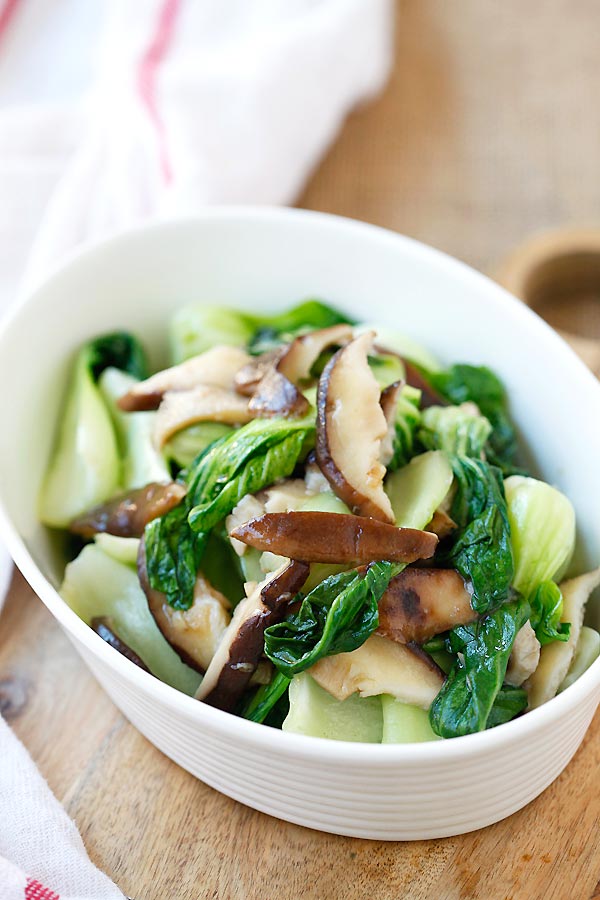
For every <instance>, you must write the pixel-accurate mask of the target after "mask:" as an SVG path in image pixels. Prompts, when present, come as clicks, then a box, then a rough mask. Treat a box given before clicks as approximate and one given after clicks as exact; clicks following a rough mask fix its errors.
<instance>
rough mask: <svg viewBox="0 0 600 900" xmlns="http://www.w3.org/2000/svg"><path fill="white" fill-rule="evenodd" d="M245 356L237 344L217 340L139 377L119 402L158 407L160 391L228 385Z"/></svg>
mask: <svg viewBox="0 0 600 900" xmlns="http://www.w3.org/2000/svg"><path fill="white" fill-rule="evenodd" d="M249 360H250V357H249V356H248V354H247V353H246V352H245V351H244V350H241V349H240V348H239V347H230V346H227V345H225V344H220V345H218V346H217V347H212V348H211V349H210V350H207V351H206V353H201V354H200V355H199V356H193V357H192V358H191V359H187V360H186V361H185V362H183V363H180V365H178V366H172V367H171V368H170V369H163V370H162V372H157V373H156V375H152V376H151V377H150V378H147V379H146V380H145V381H140V382H139V383H138V384H136V385H135V386H134V387H132V388H131V390H130V391H128V392H127V393H126V394H124V395H123V396H122V397H121V398H120V400H119V406H120V408H121V409H122V410H124V411H125V412H137V411H138V410H149V409H158V407H159V405H160V402H161V400H162V398H163V397H164V395H165V394H166V393H169V392H171V391H187V390H189V389H190V388H193V387H197V386H198V385H200V384H210V385H213V386H214V387H221V388H231V387H232V386H233V383H234V378H235V376H236V373H237V372H238V370H239V369H241V368H242V366H245V365H246V364H247V363H248V361H249Z"/></svg>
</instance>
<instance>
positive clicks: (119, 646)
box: [90, 616, 150, 672]
mask: <svg viewBox="0 0 600 900" xmlns="http://www.w3.org/2000/svg"><path fill="white" fill-rule="evenodd" d="M90 624H91V626H92V628H93V629H94V631H95V632H96V634H98V635H100V637H101V638H102V640H103V641H106V643H107V644H110V646H111V647H114V649H115V650H118V652H119V653H121V654H122V655H123V656H125V657H126V658H127V659H128V660H129V661H130V662H132V663H135V665H136V666H139V668H140V669H143V670H144V672H149V671H150V669H149V668H148V666H147V665H146V663H145V662H144V661H143V660H142V659H140V657H139V656H138V655H137V653H136V652H135V650H132V649H131V647H130V646H129V645H128V644H126V643H125V641H122V640H121V638H120V637H119V635H118V634H117V632H116V631H115V627H114V624H113V620H112V619H111V618H110V616H97V617H96V618H94V619H92V621H91V623H90Z"/></svg>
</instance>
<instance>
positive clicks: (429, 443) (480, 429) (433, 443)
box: [419, 403, 492, 459]
mask: <svg viewBox="0 0 600 900" xmlns="http://www.w3.org/2000/svg"><path fill="white" fill-rule="evenodd" d="M491 432H492V426H491V424H490V422H489V421H488V420H487V419H486V418H485V416H482V415H481V414H480V413H479V412H478V411H477V410H476V409H474V408H473V405H472V404H468V403H463V404H461V405H460V406H430V407H429V409H426V410H424V411H423V413H422V417H421V427H420V428H419V440H420V442H421V444H422V445H423V446H424V447H425V448H426V449H427V450H445V451H446V452H447V453H454V454H456V455H458V456H473V457H475V459H482V458H483V454H484V450H485V445H486V443H487V440H488V438H489V436H490V434H491Z"/></svg>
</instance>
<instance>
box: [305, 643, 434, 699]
mask: <svg viewBox="0 0 600 900" xmlns="http://www.w3.org/2000/svg"><path fill="white" fill-rule="evenodd" d="M425 657H427V654H425V653H415V652H414V650H413V648H412V647H407V646H405V645H403V644H397V643H395V642H394V641H390V640H388V638H386V637H382V636H381V635H378V634H372V635H371V637H370V638H368V639H367V640H366V641H365V643H364V644H363V645H362V646H361V647H359V648H358V650H353V651H352V652H351V653H338V654H336V655H335V656H326V657H325V658H324V659H320V660H319V661H318V662H317V663H315V665H314V666H311V668H310V669H308V673H309V674H310V675H312V677H313V678H314V679H315V681H316V682H317V683H318V684H320V685H321V687H323V688H325V690H326V691H329V693H330V694H332V696H334V697H335V698H336V699H337V700H346V699H347V697H349V696H350V695H351V694H354V693H357V692H358V693H359V694H360V696H361V697H373V696H376V695H377V694H391V696H392V697H396V699H397V700H402V701H403V702H404V703H411V704H413V705H414V706H420V707H421V708H422V709H429V707H430V706H431V704H432V702H433V701H434V700H435V698H436V697H437V695H438V694H439V692H440V689H441V687H442V685H443V683H444V675H443V672H442V671H441V670H440V669H438V667H437V666H436V665H435V663H434V662H433V660H431V659H429V658H428V657H427V659H426V658H425Z"/></svg>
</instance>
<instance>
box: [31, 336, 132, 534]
mask: <svg viewBox="0 0 600 900" xmlns="http://www.w3.org/2000/svg"><path fill="white" fill-rule="evenodd" d="M109 366H116V367H118V368H121V369H123V370H124V371H127V372H129V373H131V374H133V375H134V376H135V377H140V376H141V377H143V376H145V374H146V364H145V359H144V355H143V351H142V349H141V347H140V345H139V344H138V342H137V341H136V339H135V338H133V337H132V336H131V335H128V334H125V333H124V332H115V333H114V334H107V335H103V336H101V337H99V338H96V339H95V340H93V341H90V342H89V343H87V344H85V346H84V347H82V349H81V350H80V351H79V353H78V355H77V359H76V361H75V366H74V369H73V372H72V373H71V376H70V379H69V384H68V388H67V395H66V400H65V404H64V406H63V410H62V414H61V417H60V426H59V430H58V435H57V438H56V443H55V446H54V449H53V452H52V458H51V460H50V464H49V466H48V470H47V472H46V476H45V479H44V483H43V485H42V490H41V493H40V500H39V512H40V519H41V520H42V522H44V524H46V525H52V526H54V527H57V528H66V527H67V526H68V525H69V523H70V522H71V521H72V520H73V519H74V518H75V517H76V516H79V515H81V514H82V513H84V512H85V511H86V510H88V509H90V507H92V506H95V505H96V504H98V503H102V502H103V501H104V500H107V499H108V497H110V496H111V495H112V494H114V493H116V492H117V490H118V489H119V486H120V479H121V460H120V457H119V449H118V445H117V438H116V435H115V431H114V427H113V423H112V421H111V417H110V414H109V411H108V409H107V408H106V405H105V403H104V400H103V398H102V395H101V393H100V390H99V388H98V385H97V380H98V378H99V377H100V375H101V374H102V372H103V371H104V370H105V369H106V368H107V367H109Z"/></svg>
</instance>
